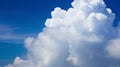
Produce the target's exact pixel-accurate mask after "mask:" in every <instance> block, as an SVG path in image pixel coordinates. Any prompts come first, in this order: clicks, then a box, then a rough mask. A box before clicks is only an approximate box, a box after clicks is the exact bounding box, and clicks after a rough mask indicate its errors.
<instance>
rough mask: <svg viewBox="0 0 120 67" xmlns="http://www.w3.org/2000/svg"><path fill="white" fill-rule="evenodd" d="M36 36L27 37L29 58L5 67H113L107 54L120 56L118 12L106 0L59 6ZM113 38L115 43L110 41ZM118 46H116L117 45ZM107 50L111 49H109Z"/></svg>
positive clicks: (80, 1) (85, 0)
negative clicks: (63, 7)
mask: <svg viewBox="0 0 120 67" xmlns="http://www.w3.org/2000/svg"><path fill="white" fill-rule="evenodd" d="M51 16H52V17H51V18H48V19H47V20H46V22H45V26H46V27H45V28H44V29H43V32H40V33H39V35H38V36H37V37H36V38H33V37H28V38H27V39H25V47H26V48H27V50H28V54H27V59H22V58H20V57H16V58H15V61H14V63H13V64H9V65H6V66H5V67H109V66H110V65H111V64H112V66H114V65H116V64H118V63H113V62H112V59H111V58H108V57H107V54H106V52H107V53H109V54H110V55H112V56H114V57H118V55H119V47H118V46H119V44H118V43H119V40H117V42H116V40H114V39H115V38H116V37H117V36H116V30H115V29H114V27H113V26H112V24H113V20H114V18H115V14H114V13H112V10H111V9H110V8H106V5H105V3H104V2H103V0H74V1H73V2H72V7H71V8H69V9H68V10H63V9H61V8H60V7H56V8H55V9H54V11H52V12H51ZM111 40H113V41H112V44H113V45H111V44H108V42H110V41H111ZM117 47H118V49H115V48H117ZM106 50H107V51H106Z"/></svg>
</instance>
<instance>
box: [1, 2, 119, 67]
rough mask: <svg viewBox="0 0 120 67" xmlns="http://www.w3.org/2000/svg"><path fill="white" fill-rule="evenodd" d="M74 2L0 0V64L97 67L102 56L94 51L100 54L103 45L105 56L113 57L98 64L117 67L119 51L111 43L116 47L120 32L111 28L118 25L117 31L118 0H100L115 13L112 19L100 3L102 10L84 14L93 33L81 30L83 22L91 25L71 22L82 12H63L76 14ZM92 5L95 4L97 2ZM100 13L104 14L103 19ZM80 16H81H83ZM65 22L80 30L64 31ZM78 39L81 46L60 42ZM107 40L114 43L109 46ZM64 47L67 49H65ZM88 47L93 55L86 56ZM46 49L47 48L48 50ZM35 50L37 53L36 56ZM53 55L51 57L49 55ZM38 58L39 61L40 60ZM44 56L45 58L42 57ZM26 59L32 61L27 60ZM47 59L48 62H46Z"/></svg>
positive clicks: (72, 41) (74, 42)
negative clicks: (75, 31) (106, 54)
mask: <svg viewBox="0 0 120 67" xmlns="http://www.w3.org/2000/svg"><path fill="white" fill-rule="evenodd" d="M77 1H78V2H79V1H82V0H74V2H75V5H71V2H73V0H51V1H50V0H0V65H1V66H3V67H4V66H5V65H7V64H11V66H9V65H8V66H7V67H27V66H26V64H29V63H32V64H33V65H32V64H30V65H31V67H53V65H54V64H55V65H54V67H61V66H62V67H66V66H67V67H80V66H83V67H88V66H89V65H90V66H91V67H98V66H97V64H98V65H100V63H101V61H102V60H103V59H104V58H105V57H101V55H100V57H99V56H98V55H97V52H98V54H104V53H105V52H104V51H103V52H102V51H100V50H102V49H103V48H106V49H105V50H106V51H107V52H108V55H110V57H113V58H105V61H104V62H105V63H104V62H103V63H102V64H103V66H102V67H106V66H107V65H111V66H109V67H117V65H118V67H119V65H120V63H119V62H120V60H119V58H120V57H118V56H119V55H120V54H119V53H120V52H119V51H120V50H119V48H118V50H115V49H114V48H116V47H115V46H117V47H120V46H119V42H120V40H119V36H120V35H119V34H117V35H116V34H114V33H115V32H116V30H113V29H112V27H113V28H114V27H115V28H118V30H119V26H118V22H119V20H120V9H119V6H120V2H119V1H118V0H104V1H105V4H106V6H107V7H108V8H110V9H111V10H112V13H115V16H116V17H115V19H114V15H113V14H112V13H111V12H110V10H108V14H107V13H105V9H104V5H101V4H100V6H101V7H102V8H103V9H100V8H98V9H100V10H101V11H99V10H97V9H95V10H91V12H90V15H89V14H88V15H89V16H88V20H89V21H91V19H92V21H91V22H90V23H91V24H92V25H93V26H92V27H93V29H92V28H89V29H90V31H92V30H94V31H92V32H91V33H93V34H94V35H93V34H91V33H88V32H86V31H87V29H85V27H86V26H87V25H88V27H89V25H90V26H91V24H89V23H88V24H85V25H86V26H84V24H82V23H78V22H77V21H74V20H79V21H80V22H82V21H83V20H81V18H78V17H79V15H82V14H79V12H78V17H77V16H76V14H74V11H73V12H72V9H71V10H70V11H71V13H69V11H67V10H68V9H69V8H71V7H73V8H74V9H73V10H76V11H75V13H77V9H78V8H77V6H78V7H79V5H76V4H77V3H76V2H77ZM84 1H85V0H83V3H84ZM96 1H98V3H101V1H102V0H96ZM96 1H95V3H96ZM99 1H100V2H99ZM87 2H88V0H86V1H85V4H89V2H88V3H87ZM78 4H79V3H78ZM94 6H95V5H94ZM94 6H93V5H92V7H94ZM56 7H60V8H56ZM95 7H99V5H97V6H95ZM55 8H56V9H55ZM87 8H88V7H86V6H85V9H82V8H80V9H81V10H83V12H84V11H85V12H86V13H85V15H87V13H89V11H87V10H86V9H87ZM63 9H64V10H63ZM65 10H66V12H65ZM78 11H79V10H78ZM57 12H58V13H57ZM59 12H61V13H60V16H59V15H56V13H57V14H59ZM81 12H82V11H81ZM92 12H100V13H98V14H94V13H92ZM62 13H63V14H62ZM66 13H67V14H68V15H70V17H67V18H66V17H63V16H64V14H66ZM101 13H104V14H101ZM109 13H110V15H109ZM71 15H75V16H76V17H75V18H74V17H72V18H71ZM85 15H83V16H85ZM94 15H95V16H98V18H97V20H96V19H94V18H91V17H92V16H94ZM99 15H100V17H99ZM104 15H106V16H107V18H106V16H104ZM61 17H62V19H66V20H61V19H58V18H61ZM80 17H81V16H80ZM101 17H102V19H101ZM47 18H51V19H47ZM56 19H58V20H56ZM67 19H68V20H67ZM71 19H73V20H71ZM82 19H84V17H83V18H82ZM104 19H105V21H103V20H104ZM108 19H109V20H108ZM110 19H111V20H110ZM112 19H113V21H112ZM93 20H94V21H93ZM56 21H57V22H59V21H62V22H66V23H65V25H62V24H59V23H58V24H57V23H56ZM89 21H88V22H89ZM52 22H53V23H52ZM67 22H71V23H67ZM72 22H76V24H75V23H74V24H72ZM83 22H84V21H83ZM92 22H93V23H92ZM94 22H111V23H112V24H111V26H112V27H111V26H110V24H107V25H105V24H104V23H103V25H102V24H101V26H100V28H99V24H98V27H96V26H97V24H96V23H94ZM67 24H68V26H69V25H70V26H72V25H73V27H75V29H76V30H79V31H80V32H79V31H77V32H78V33H77V34H76V33H73V32H74V30H73V32H71V31H67V32H69V33H71V34H68V33H66V32H63V31H65V30H66V29H68V28H67V27H66V26H67ZM77 25H80V26H81V29H83V30H86V31H82V30H81V29H80V28H79V26H77ZM82 25H83V26H82ZM101 27H105V29H106V30H107V33H105V32H103V31H102V30H104V28H101ZM43 28H44V29H43ZM59 28H60V29H59ZM94 28H95V29H94ZM70 29H71V28H70ZM109 29H110V30H113V31H115V32H113V33H111V32H110V30H109ZM68 30H69V29H68ZM40 32H42V33H40ZM52 32H54V33H52ZM57 32H60V33H57ZM81 32H82V33H81ZM85 32H86V33H85ZM117 32H119V31H117ZM83 33H85V34H84V35H83ZM108 33H109V34H108ZM64 34H65V35H68V37H66V36H64ZM79 34H81V35H83V36H85V40H82V39H79V38H77V37H80V38H84V37H81V35H79ZM88 34H89V35H91V37H90V36H88ZM101 35H103V36H104V37H105V38H103V39H104V41H102V42H100V43H99V42H98V41H99V40H101V39H102V36H101ZM112 35H113V37H112ZM59 36H61V37H59ZM31 37H32V38H31ZM49 37H52V39H49ZM64 37H66V38H69V37H71V38H73V40H69V39H71V38H69V39H68V41H66V38H64ZM87 37H89V38H91V39H93V41H89V40H87V39H89V38H87ZM114 37H115V38H114ZM63 39H65V40H64V41H65V42H64V41H62V40H63ZM44 40H45V42H48V43H47V44H51V45H46V43H45V42H44ZM74 40H75V41H74ZM96 40H97V41H96ZM53 41H55V43H57V45H58V44H63V46H55V45H54V43H53ZM78 41H81V43H82V44H84V45H82V47H81V46H77V45H75V46H73V45H71V46H73V47H74V48H71V47H69V48H68V46H70V45H64V44H68V43H70V44H76V43H78V44H81V43H79V42H78ZM39 42H40V43H39ZM106 42H107V43H106ZM109 42H110V43H111V44H114V45H111V44H110V43H109ZM88 43H90V44H94V45H95V46H93V45H92V46H86V45H87V44H88ZM116 43H117V44H116ZM29 44H31V45H29ZM37 44H41V45H42V47H41V48H37V47H38V46H34V45H37ZM44 44H45V46H44ZM96 44H109V46H108V45H105V46H104V45H102V46H96ZM46 46H47V47H46ZM51 46H52V47H51ZM39 47H40V46H39ZM58 47H60V48H58ZM77 47H80V48H81V49H80V48H79V49H80V50H79V49H78V48H77ZM97 47H101V48H99V49H97ZM57 48H58V50H57ZM93 48H94V49H93ZM95 48H96V49H95ZM37 49H38V50H37ZM52 49H53V50H52ZM61 49H63V50H61ZM116 49H117V48H116ZM46 50H48V51H46ZM68 50H69V52H67V51H68ZM89 50H90V51H91V52H90V53H95V55H93V56H91V55H88V54H89V52H87V51H89ZM112 50H113V51H112ZM49 51H51V52H52V53H51V52H49ZM64 51H65V52H64ZM116 51H117V52H116ZM39 53H40V55H36V54H39ZM57 53H59V54H61V56H56V54H57ZM44 54H45V55H48V57H46V56H45V55H44ZM26 55H27V56H26ZM42 55H44V56H42ZM54 55H55V58H53V57H51V56H54ZM66 56H68V57H67V61H69V62H71V64H69V63H68V62H67V61H65V58H66ZM79 56H80V57H79ZM84 56H86V57H87V56H88V57H93V59H92V60H91V61H92V62H91V61H89V60H87V59H88V58H87V59H85V58H86V57H84ZM33 57H35V58H33ZM49 57H50V58H53V60H51V59H50V58H49ZM58 57H60V58H61V60H60V59H58ZM21 58H22V59H21ZM41 58H42V59H43V60H40V59H41ZM46 58H47V59H49V60H46ZM56 58H57V59H56ZM81 58H82V59H81ZM114 58H115V59H114ZM116 58H117V59H116ZM30 59H31V60H32V61H30ZM36 59H38V60H36ZM58 60H60V61H59V62H58ZM79 60H82V61H79ZM50 61H51V62H52V63H49V62H50ZM63 61H65V64H63V63H62V62H63ZM109 61H111V62H109ZM21 62H22V63H21ZM36 62H39V63H36ZM54 62H56V63H54ZM86 62H91V64H88V66H85V64H84V63H86ZM58 63H59V64H58ZM95 63H96V65H92V64H95ZM34 64H35V65H36V66H35V65H34ZM74 65H75V66H74ZM28 67H30V66H28Z"/></svg>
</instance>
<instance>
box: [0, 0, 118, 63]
mask: <svg viewBox="0 0 120 67" xmlns="http://www.w3.org/2000/svg"><path fill="white" fill-rule="evenodd" d="M72 1H73V0H0V65H5V64H8V63H12V62H13V60H14V58H15V57H16V56H21V57H23V58H24V57H25V55H26V54H25V52H26V49H25V48H24V39H25V38H26V37H28V36H33V37H36V35H37V34H38V33H39V32H40V31H42V29H43V27H44V22H45V21H46V18H50V17H51V16H50V13H51V11H52V10H53V9H54V8H55V7H61V8H63V9H68V8H69V7H71V4H70V3H71V2H72ZM105 3H106V4H107V7H109V8H111V9H112V10H113V12H114V13H115V14H116V19H115V21H114V24H113V25H114V26H116V25H117V23H118V22H119V20H120V9H119V8H120V7H119V6H120V2H119V0H105Z"/></svg>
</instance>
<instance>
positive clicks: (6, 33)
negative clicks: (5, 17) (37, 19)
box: [0, 24, 32, 43]
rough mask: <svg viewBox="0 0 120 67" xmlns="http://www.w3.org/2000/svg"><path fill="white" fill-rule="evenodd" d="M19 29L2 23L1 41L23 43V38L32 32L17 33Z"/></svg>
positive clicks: (0, 27) (0, 26) (0, 25)
mask: <svg viewBox="0 0 120 67" xmlns="http://www.w3.org/2000/svg"><path fill="white" fill-rule="evenodd" d="M18 30H19V29H18V28H16V27H13V26H9V25H4V24H0V41H1V42H9V43H23V40H24V39H25V38H26V37H27V36H28V35H30V36H32V34H23V33H21V34H19V33H17V34H16V31H18Z"/></svg>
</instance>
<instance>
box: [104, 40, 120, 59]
mask: <svg viewBox="0 0 120 67" xmlns="http://www.w3.org/2000/svg"><path fill="white" fill-rule="evenodd" d="M106 50H107V51H108V53H109V55H110V56H112V57H114V58H120V39H114V40H112V41H110V43H109V45H108V46H107V47H106Z"/></svg>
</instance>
